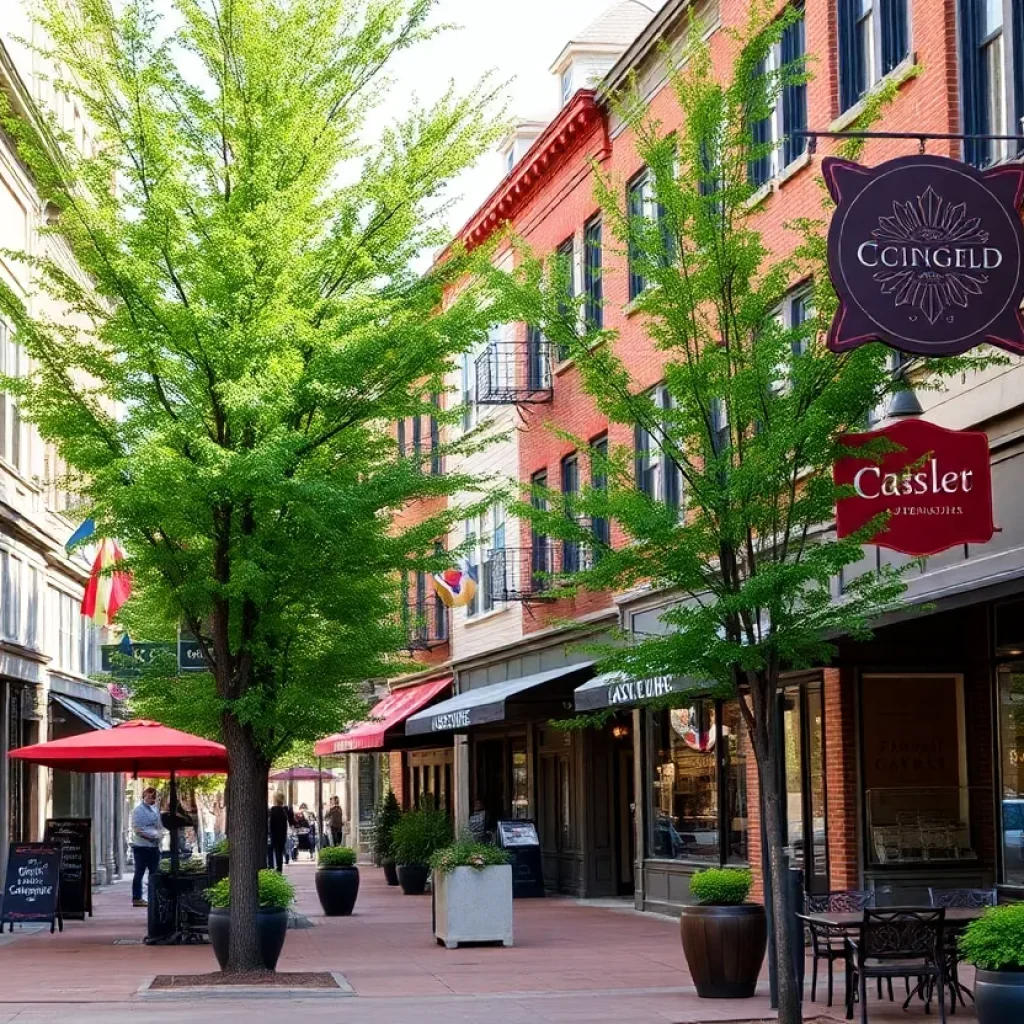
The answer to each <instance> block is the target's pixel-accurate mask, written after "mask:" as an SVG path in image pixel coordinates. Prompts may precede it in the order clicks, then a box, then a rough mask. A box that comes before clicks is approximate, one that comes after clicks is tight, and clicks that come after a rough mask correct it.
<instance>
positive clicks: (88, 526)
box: [64, 519, 96, 554]
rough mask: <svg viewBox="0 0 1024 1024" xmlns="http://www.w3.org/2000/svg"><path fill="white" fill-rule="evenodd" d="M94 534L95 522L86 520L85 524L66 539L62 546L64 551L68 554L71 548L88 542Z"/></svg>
mask: <svg viewBox="0 0 1024 1024" xmlns="http://www.w3.org/2000/svg"><path fill="white" fill-rule="evenodd" d="M95 532H96V520H95V519H86V520H85V522H83V523H82V525H81V526H79V527H78V529H77V530H75V532H74V533H73V534H71V536H70V537H68V539H67V541H66V542H65V544H64V550H65V551H67V552H68V553H69V554H70V553H71V549H72V548H74V547H77V546H78V545H79V544H81V543H82V542H83V541H86V540H88V539H89V538H90V537H91V536H92V535H93V534H94V533H95Z"/></svg>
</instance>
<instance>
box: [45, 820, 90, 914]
mask: <svg viewBox="0 0 1024 1024" xmlns="http://www.w3.org/2000/svg"><path fill="white" fill-rule="evenodd" d="M43 839H44V841H45V842H47V843H56V844H57V845H58V846H60V849H61V859H60V915H61V917H63V918H65V919H67V918H73V919H74V920H77V921H84V920H85V915H86V914H88V915H89V916H90V917H92V819H91V818H48V819H47V822H46V832H45V834H44V836H43Z"/></svg>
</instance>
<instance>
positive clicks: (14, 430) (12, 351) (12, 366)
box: [0, 320, 28, 471]
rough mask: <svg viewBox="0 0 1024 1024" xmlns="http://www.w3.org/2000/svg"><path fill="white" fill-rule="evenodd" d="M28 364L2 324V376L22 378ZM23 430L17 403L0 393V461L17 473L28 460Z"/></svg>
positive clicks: (0, 356)
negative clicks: (24, 461) (0, 459)
mask: <svg viewBox="0 0 1024 1024" xmlns="http://www.w3.org/2000/svg"><path fill="white" fill-rule="evenodd" d="M26 363H27V360H26V356H25V353H24V350H23V349H22V347H21V345H20V344H18V341H17V339H16V338H15V336H14V332H13V331H12V330H11V329H10V328H9V327H8V326H7V324H6V323H4V321H3V320H0V373H2V374H3V375H4V376H7V377H22V376H24V374H25V372H26V371H27V369H28V367H27V365H26ZM23 434H24V429H23V425H22V422H21V412H20V410H19V409H18V403H17V400H16V399H15V398H14V397H13V396H12V395H9V394H7V393H6V392H0V457H2V458H4V459H6V460H7V462H9V463H10V464H11V465H12V466H14V468H15V469H17V470H18V471H23V470H24V468H25V467H24V466H23V464H22V463H23V460H24V458H25V455H26V452H25V446H24V436H23Z"/></svg>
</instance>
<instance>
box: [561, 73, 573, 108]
mask: <svg viewBox="0 0 1024 1024" xmlns="http://www.w3.org/2000/svg"><path fill="white" fill-rule="evenodd" d="M561 87H562V106H563V107H564V106H565V105H566V103H568V102H569V100H570V99H572V65H571V64H570V65H569V66H568V67H567V68H566V69H565V70H564V71H563V72H562V81H561Z"/></svg>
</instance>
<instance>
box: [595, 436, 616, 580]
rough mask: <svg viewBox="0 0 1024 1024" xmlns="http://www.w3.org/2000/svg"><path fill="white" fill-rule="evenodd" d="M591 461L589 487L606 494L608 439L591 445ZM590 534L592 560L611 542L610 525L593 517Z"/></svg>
mask: <svg viewBox="0 0 1024 1024" xmlns="http://www.w3.org/2000/svg"><path fill="white" fill-rule="evenodd" d="M591 449H592V450H593V460H592V461H591V464H590V486H591V489H592V490H594V491H600V492H602V493H605V494H607V491H608V438H607V437H601V438H598V439H597V440H596V441H595V442H594V443H593V444H592V445H591ZM590 532H591V533H592V534H593V535H594V560H595V561H597V559H599V558H600V557H601V550H602V549H603V548H606V547H609V546H610V545H611V541H612V535H611V524H610V523H609V521H608V519H607V517H605V516H593V517H592V518H591V520H590Z"/></svg>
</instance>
